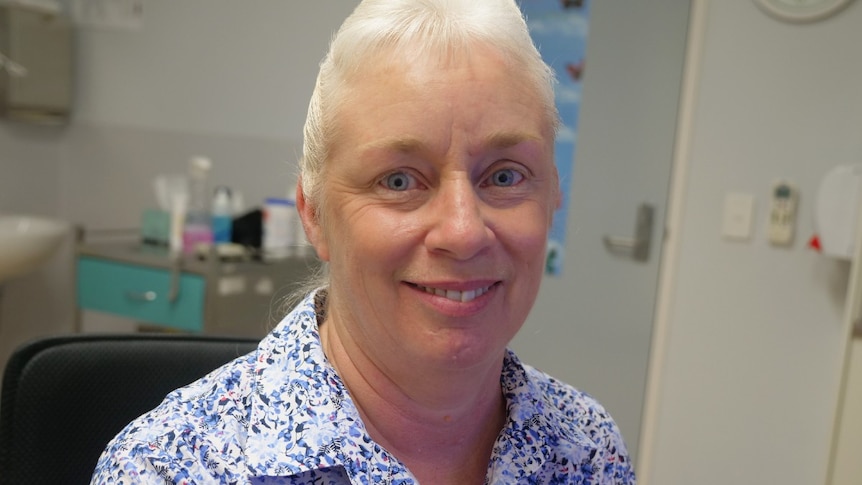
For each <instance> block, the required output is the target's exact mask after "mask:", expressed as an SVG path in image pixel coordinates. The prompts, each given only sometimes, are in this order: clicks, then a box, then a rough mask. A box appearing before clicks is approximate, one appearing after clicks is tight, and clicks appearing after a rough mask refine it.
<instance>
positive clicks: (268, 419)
mask: <svg viewBox="0 0 862 485" xmlns="http://www.w3.org/2000/svg"><path fill="white" fill-rule="evenodd" d="M501 383H502V390H503V393H504V394H505V398H506V402H507V411H508V419H507V422H506V425H505V427H504V429H503V430H502V431H501V432H500V435H499V437H498V438H497V441H496V444H495V445H494V450H493V453H492V456H491V461H490V463H489V466H488V473H487V475H486V479H485V482H486V483H489V484H507V485H511V484H634V483H635V478H634V472H633V466H632V464H631V463H630V461H629V457H628V454H627V452H626V449H625V445H624V444H623V440H622V438H621V436H620V433H619V430H618V429H617V427H616V425H615V424H614V422H613V420H612V419H611V418H610V416H609V415H608V414H607V413H606V412H605V411H604V409H603V408H602V407H601V406H600V405H599V404H598V403H597V402H596V401H595V400H593V399H592V398H591V397H589V396H587V395H585V394H583V393H581V392H579V391H577V390H575V389H574V388H572V387H570V386H568V385H566V384H564V383H562V382H560V381H557V380H555V379H553V378H552V377H549V376H548V375H546V374H543V373H541V372H539V371H538V370H536V369H533V368H532V367H529V366H526V365H522V364H521V363H520V361H519V360H518V358H517V357H515V355H514V354H513V353H511V352H508V353H507V355H506V358H505V362H504V366H503V374H502V376H501ZM417 439H421V438H420V437H417ZM92 483H93V484H115V483H159V484H161V483H177V484H210V483H213V484H215V483H218V484H229V483H230V484H302V485H305V484H307V485H311V484H315V485H318V484H319V485H336V484H339V485H341V484H354V485H356V484H362V485H372V484H405V485H406V484H412V483H416V480H415V478H414V477H413V475H411V473H410V472H409V471H408V470H407V469H406V467H405V466H404V465H403V464H402V463H401V462H400V461H399V460H398V459H397V458H395V457H394V456H393V455H391V454H390V453H389V452H387V451H386V450H385V449H383V448H382V447H381V446H379V445H378V444H377V443H375V442H374V440H372V439H371V437H370V436H369V435H368V433H367V432H366V429H365V426H364V425H363V423H362V420H361V419H360V416H359V412H358V411H357V409H356V407H355V405H354V403H353V401H352V400H351V398H350V396H349V395H348V393H347V389H346V387H345V385H344V383H343V382H342V381H341V379H340V378H339V376H338V374H337V373H336V372H335V369H334V368H333V367H332V366H331V365H330V364H329V363H328V362H327V360H326V358H325V356H324V354H323V348H322V346H321V343H320V336H319V334H318V331H317V319H316V313H315V305H314V295H309V296H308V297H307V298H306V299H305V300H303V301H302V303H300V304H299V305H298V306H297V307H296V309H295V310H294V311H292V312H291V313H290V314H289V315H288V316H287V317H286V318H285V319H284V320H283V321H282V322H281V323H280V324H279V325H278V327H276V328H275V330H273V331H272V332H271V333H270V334H269V335H268V336H267V337H265V338H264V339H263V340H262V341H261V343H260V345H259V347H258V349H257V350H256V351H254V352H252V353H250V354H248V355H246V356H244V357H240V358H238V359H236V360H234V361H233V362H231V363H228V364H226V365H224V366H222V367H221V368H219V369H216V370H215V371H213V372H212V373H210V374H209V375H207V376H206V377H203V378H202V379H200V380H198V381H197V382H194V383H192V384H190V385H188V386H186V387H183V388H181V389H178V390H176V391H174V392H172V393H170V394H169V395H168V396H167V397H166V398H165V400H164V402H162V403H161V404H160V405H159V406H158V407H157V408H155V409H154V410H152V411H150V412H148V413H147V414H144V415H143V416H141V417H139V418H138V419H136V420H134V421H133V422H132V423H130V424H129V425H128V426H126V428H125V429H123V431H121V432H120V433H119V435H117V437H115V438H114V439H113V440H112V441H111V442H110V443H109V444H108V448H107V449H106V450H105V452H104V453H103V454H102V456H101V458H100V459H99V462H98V465H97V467H96V472H95V475H94V476H93V480H92Z"/></svg>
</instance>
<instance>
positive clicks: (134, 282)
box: [78, 257, 206, 332]
mask: <svg viewBox="0 0 862 485" xmlns="http://www.w3.org/2000/svg"><path fill="white" fill-rule="evenodd" d="M205 287H206V283H205V281H204V278H203V277H202V276H197V275H192V274H181V276H180V279H179V293H178V295H177V298H176V299H175V300H174V301H168V295H169V292H170V288H171V273H170V271H168V270H166V269H159V268H150V267H146V266H137V265H133V264H125V263H120V262H117V261H112V260H107V259H99V258H88V257H80V258H78V306H80V307H81V308H85V309H88V310H97V311H101V312H107V313H113V314H116V315H121V316H124V317H127V318H131V319H133V320H137V321H142V322H149V323H154V324H158V325H164V326H167V327H171V328H176V329H179V330H186V331H191V332H202V331H203V322H204V319H203V313H204V298H205Z"/></svg>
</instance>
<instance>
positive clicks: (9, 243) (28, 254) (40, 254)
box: [0, 215, 70, 282]
mask: <svg viewBox="0 0 862 485" xmlns="http://www.w3.org/2000/svg"><path fill="white" fill-rule="evenodd" d="M69 228H70V225H69V223H68V222H63V221H58V220H54V219H46V218H42V217H32V216H13V215H0V282H3V281H5V280H8V279H10V278H14V277H16V276H21V275H24V274H26V273H29V272H30V271H33V270H34V269H36V268H38V267H39V266H40V265H41V264H42V263H44V262H45V261H47V260H48V258H50V257H51V255H52V254H54V251H55V250H56V249H57V247H59V246H60V243H61V242H62V241H63V237H64V236H66V234H68V232H69Z"/></svg>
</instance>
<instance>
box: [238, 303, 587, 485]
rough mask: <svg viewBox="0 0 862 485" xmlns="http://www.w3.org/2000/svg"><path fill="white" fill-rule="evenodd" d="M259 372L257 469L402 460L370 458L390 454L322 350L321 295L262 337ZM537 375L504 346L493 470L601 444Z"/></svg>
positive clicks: (290, 471)
mask: <svg viewBox="0 0 862 485" xmlns="http://www.w3.org/2000/svg"><path fill="white" fill-rule="evenodd" d="M254 372H255V386H254V387H255V392H254V394H253V396H252V397H251V403H250V404H251V408H252V409H251V416H250V421H249V432H248V442H247V445H246V455H247V463H248V466H249V468H250V469H251V470H252V471H253V472H254V474H255V475H257V476H290V475H296V474H301V473H304V472H308V471H311V470H317V469H323V468H329V467H336V466H342V467H344V469H345V470H346V472H347V473H348V475H349V476H351V478H356V477H358V476H360V475H364V476H366V477H368V478H371V477H373V476H387V475H390V474H392V473H394V472H395V471H393V470H380V469H378V468H379V467H380V466H385V467H394V468H398V467H399V466H403V465H399V463H398V460H396V459H395V458H394V457H389V458H390V459H388V460H386V462H385V463H384V462H381V463H378V461H377V460H368V459H366V457H368V456H369V455H377V456H380V455H381V454H384V455H385V454H386V452H385V450H381V449H380V447H379V445H377V444H376V443H374V441H373V440H372V439H371V437H370V436H369V435H368V433H367V431H366V429H365V426H364V424H363V423H362V420H361V418H360V416H359V412H358V411H357V409H356V407H355V405H354V403H353V401H352V400H351V399H350V397H349V395H348V393H347V389H346V387H345V385H344V383H343V382H342V381H341V378H340V377H339V376H338V374H337V373H336V371H335V369H334V368H333V367H332V366H331V364H330V363H329V362H328V361H327V359H326V357H325V355H324V353H323V347H322V345H321V342H320V335H319V333H318V326H317V312H316V308H315V293H312V294H310V295H309V296H308V297H306V298H305V299H304V300H303V301H302V302H301V303H300V304H299V305H297V307H296V308H295V309H294V310H293V311H292V312H291V313H290V314H289V315H288V316H287V317H285V319H284V320H283V321H282V322H281V323H280V324H279V325H278V326H277V327H276V328H275V330H273V331H272V332H270V334H269V335H268V336H267V337H266V338H264V339H263V340H262V341H261V344H260V346H259V349H258V352H257V363H256V366H255V371H254ZM537 374H538V371H535V369H532V368H530V367H528V366H524V365H523V364H522V363H521V361H520V360H519V359H518V357H517V356H515V354H514V353H513V352H511V351H507V352H506V356H505V359H504V363H503V373H502V375H501V385H502V390H503V393H504V395H505V398H506V402H507V413H508V418H507V423H506V426H505V428H504V429H503V431H502V432H501V434H500V436H499V437H498V439H497V443H496V445H495V448H494V453H493V456H492V460H491V470H492V471H491V474H490V475H489V476H494V475H496V473H495V471H494V470H503V469H506V470H513V469H514V470H517V474H518V475H520V476H522V477H524V476H535V474H537V473H539V471H540V470H541V468H542V466H543V464H544V463H545V462H546V461H548V460H553V459H554V456H553V454H554V449H555V448H556V445H557V444H558V442H559V441H560V440H566V441H570V442H572V443H576V444H578V447H577V448H579V449H582V450H585V452H587V453H589V450H594V449H595V443H594V442H593V441H592V440H591V439H590V438H589V436H586V435H585V434H584V433H583V432H581V431H579V430H577V428H578V427H576V426H575V427H573V426H571V423H567V424H564V423H563V421H565V420H567V419H570V417H569V418H567V417H566V413H567V411H565V410H563V409H560V408H559V407H558V406H555V405H553V404H552V403H551V402H550V401H547V400H546V399H545V398H544V397H545V394H546V392H547V390H546V389H544V388H542V387H541V384H540V382H545V381H543V380H541V379H536V378H535V376H536V375H537ZM286 376H290V377H291V379H290V380H286V379H285V377H286ZM568 413H569V414H570V413H571V411H568ZM400 471H401V472H404V470H400Z"/></svg>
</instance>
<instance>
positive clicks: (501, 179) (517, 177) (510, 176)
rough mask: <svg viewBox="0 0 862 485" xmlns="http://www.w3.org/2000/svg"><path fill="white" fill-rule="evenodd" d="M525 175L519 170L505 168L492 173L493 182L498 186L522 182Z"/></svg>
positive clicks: (508, 185)
mask: <svg viewBox="0 0 862 485" xmlns="http://www.w3.org/2000/svg"><path fill="white" fill-rule="evenodd" d="M523 178H524V176H523V175H522V174H521V173H520V172H518V171H517V170H512V169H511V168H504V169H502V170H497V171H496V172H494V173H492V174H491V183H492V184H493V185H496V186H497V187H511V186H513V185H515V184H517V183H518V182H520V181H521V180H522V179H523Z"/></svg>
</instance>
